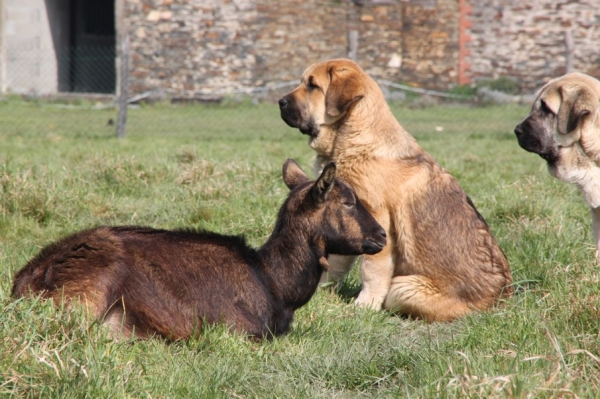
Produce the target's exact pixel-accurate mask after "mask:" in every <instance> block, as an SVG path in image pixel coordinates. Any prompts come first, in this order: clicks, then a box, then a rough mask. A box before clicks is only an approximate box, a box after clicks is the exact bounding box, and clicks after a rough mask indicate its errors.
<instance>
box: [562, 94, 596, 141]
mask: <svg viewBox="0 0 600 399" xmlns="http://www.w3.org/2000/svg"><path fill="white" fill-rule="evenodd" d="M560 93H561V96H562V102H561V103H560V108H559V109H558V115H557V125H558V132H559V133H560V134H567V133H569V132H572V131H573V130H575V129H576V128H577V125H578V124H579V120H580V119H581V117H582V116H584V115H587V114H589V113H590V112H591V109H590V104H592V102H593V101H594V100H593V98H592V97H591V96H590V95H589V93H588V92H587V90H585V89H584V88H581V87H579V86H563V87H561V88H560Z"/></svg>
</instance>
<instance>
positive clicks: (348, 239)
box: [280, 159, 386, 255]
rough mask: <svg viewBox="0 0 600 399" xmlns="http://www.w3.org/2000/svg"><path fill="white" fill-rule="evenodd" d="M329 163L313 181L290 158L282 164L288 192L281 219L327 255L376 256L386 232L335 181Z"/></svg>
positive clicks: (359, 203)
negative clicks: (320, 246)
mask: <svg viewBox="0 0 600 399" xmlns="http://www.w3.org/2000/svg"><path fill="white" fill-rule="evenodd" d="M335 173H336V167H335V163H333V162H330V163H328V164H327V165H326V166H325V168H323V172H322V173H321V175H320V176H319V177H318V178H317V180H315V181H311V180H309V178H308V176H307V175H306V173H304V171H303V170H302V169H301V168H300V166H299V165H298V164H297V163H296V162H295V161H294V160H292V159H288V160H287V161H286V162H285V164H284V165H283V181H284V182H285V184H286V185H287V186H288V187H289V188H290V190H291V192H290V195H289V197H288V199H287V200H286V203H285V204H284V206H283V207H282V213H281V214H280V219H281V217H284V218H286V219H287V223H293V224H295V225H297V226H298V227H299V228H300V229H301V231H303V232H304V233H305V234H307V236H309V237H310V239H311V240H315V242H317V243H319V244H320V245H322V247H323V249H324V250H325V252H326V253H328V254H337V255H361V254H364V253H366V254H375V253H377V252H379V251H381V250H382V249H383V247H384V246H385V244H386V233H385V229H384V228H383V227H381V225H380V224H379V223H377V221H376V220H375V218H373V216H371V214H370V213H369V212H368V211H367V209H366V208H365V207H364V205H363V204H362V203H361V202H360V201H359V199H358V198H357V197H356V194H355V193H354V190H352V189H351V188H350V187H348V186H347V185H346V184H344V183H342V182H341V181H340V180H338V179H336V178H335Z"/></svg>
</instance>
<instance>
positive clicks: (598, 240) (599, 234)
mask: <svg viewBox="0 0 600 399" xmlns="http://www.w3.org/2000/svg"><path fill="white" fill-rule="evenodd" d="M592 228H593V230H594V244H595V245H596V260H597V261H598V262H600V207H598V208H592Z"/></svg>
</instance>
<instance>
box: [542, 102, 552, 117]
mask: <svg viewBox="0 0 600 399" xmlns="http://www.w3.org/2000/svg"><path fill="white" fill-rule="evenodd" d="M540 111H542V112H543V113H545V114H554V112H552V110H551V109H550V107H548V105H547V104H546V102H545V101H544V100H541V101H540Z"/></svg>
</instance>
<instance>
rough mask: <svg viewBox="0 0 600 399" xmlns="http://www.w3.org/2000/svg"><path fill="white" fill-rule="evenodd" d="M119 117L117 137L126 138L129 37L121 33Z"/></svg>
mask: <svg viewBox="0 0 600 399" xmlns="http://www.w3.org/2000/svg"><path fill="white" fill-rule="evenodd" d="M118 45H119V62H120V64H119V66H120V68H119V97H118V107H119V115H118V117H117V137H118V138H120V139H121V138H123V137H125V127H126V126H127V96H128V90H127V84H128V83H129V35H128V34H127V32H124V31H121V34H120V35H119V44H118Z"/></svg>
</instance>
